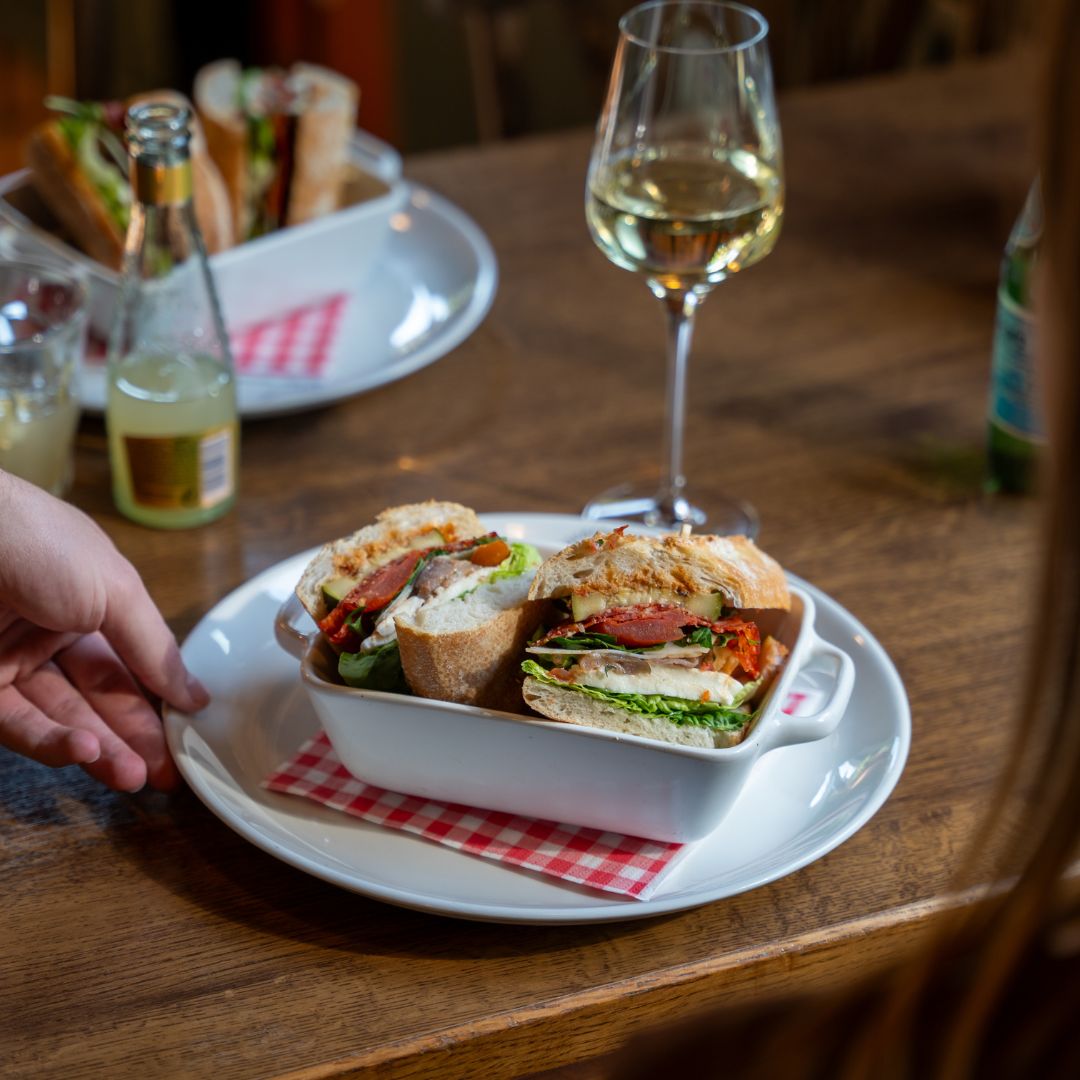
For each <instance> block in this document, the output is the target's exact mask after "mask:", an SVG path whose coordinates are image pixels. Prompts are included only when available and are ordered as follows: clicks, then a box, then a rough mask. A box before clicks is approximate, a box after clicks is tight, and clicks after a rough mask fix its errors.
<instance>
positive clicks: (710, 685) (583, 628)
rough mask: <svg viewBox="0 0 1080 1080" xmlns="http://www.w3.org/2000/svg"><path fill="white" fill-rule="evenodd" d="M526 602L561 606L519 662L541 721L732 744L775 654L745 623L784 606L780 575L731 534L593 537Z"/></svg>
mask: <svg viewBox="0 0 1080 1080" xmlns="http://www.w3.org/2000/svg"><path fill="white" fill-rule="evenodd" d="M529 596H530V598H532V599H536V600H542V599H546V600H549V601H551V600H558V601H559V602H560V603H561V605H562V608H561V611H562V615H561V618H557V619H556V620H555V621H554V623H553V624H552V625H549V626H548V628H547V629H545V630H544V631H543V632H542V633H541V634H540V635H539V636H537V637H536V638H535V640H533V641H532V642H531V643H530V644H529V645H528V647H527V653H528V658H527V659H526V660H525V661H524V663H523V664H522V670H523V671H524V673H525V675H526V679H525V682H524V685H523V688H522V694H523V696H524V699H525V701H526V703H527V704H528V705H529V706H530V707H531V708H532V709H534V710H535V711H536V712H538V713H540V714H541V715H543V716H546V717H549V718H550V719H552V720H561V721H565V722H568V723H571V724H580V725H583V726H585V727H598V728H607V729H609V730H613V731H619V732H623V733H625V734H631V735H641V736H644V737H646V738H650V739H659V740H661V741H663V742H670V743H679V744H683V745H688V746H704V747H723V746H734V745H735V744H737V743H739V742H741V741H742V740H743V739H744V738H745V737H746V735H747V734H748V732H749V730H750V728H751V727H752V725H753V718H754V705H755V703H756V702H758V701H760V700H761V699H762V697H763V696H764V693H765V691H766V689H767V687H768V685H769V683H770V681H771V679H772V677H773V676H774V675H775V673H776V671H777V670H778V669H779V668H780V666H781V665H782V664H783V662H784V658H785V656H786V655H787V649H786V648H785V647H784V646H783V645H782V644H781V643H780V642H778V641H776V640H775V639H773V638H772V637H766V638H765V640H764V641H762V640H761V632H760V630H759V628H758V626H757V623H756V622H755V621H754V615H755V613H756V611H757V610H759V609H783V610H787V609H788V608H789V607H790V606H791V598H790V595H789V593H788V588H787V583H786V581H785V579H784V574H783V571H782V570H781V569H780V567H779V566H778V565H777V564H776V563H775V562H774V561H773V560H772V559H771V558H769V557H768V556H767V555H765V554H764V553H763V552H761V551H759V550H758V548H757V547H756V546H755V545H754V543H753V542H752V541H750V540H747V539H745V538H744V537H740V536H734V537H720V536H688V537H677V536H665V537H663V538H654V537H646V536H635V535H629V536H628V535H626V534H625V532H624V531H623V529H616V530H615V531H614V532H609V533H606V534H597V535H596V536H594V537H592V538H590V539H587V540H582V541H580V542H578V543H576V544H573V545H571V546H570V547H568V548H566V549H564V550H563V551H561V552H559V553H558V554H557V555H554V556H552V557H551V558H550V559H548V560H547V561H546V562H545V563H544V564H543V565H542V566H541V567H540V569H539V570H538V571H537V572H536V576H535V577H534V579H533V584H532V587H531V589H530V591H529Z"/></svg>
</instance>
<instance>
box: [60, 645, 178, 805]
mask: <svg viewBox="0 0 1080 1080" xmlns="http://www.w3.org/2000/svg"><path fill="white" fill-rule="evenodd" d="M56 663H57V665H58V667H59V668H60V670H61V671H62V672H63V674H64V675H65V676H66V677H67V681H69V683H70V685H71V686H73V687H74V688H75V690H76V691H78V696H81V698H82V700H84V701H85V702H86V704H87V705H88V706H89V707H90V709H91V710H92V711H93V713H94V714H95V715H96V716H97V717H100V719H101V720H103V721H104V723H105V724H106V725H107V726H108V729H109V731H110V733H111V734H112V735H114V736H115V738H116V740H117V745H115V746H114V743H113V740H112V739H109V738H103V739H102V757H103V759H106V760H108V759H109V758H110V754H111V753H112V752H113V751H114V750H115V751H116V752H117V753H118V754H119V755H120V757H121V758H122V757H123V748H127V749H130V750H131V751H133V752H134V753H135V754H137V755H138V757H139V758H140V759H141V760H142V761H143V762H144V763H145V778H146V780H147V781H148V782H149V784H150V786H151V787H154V788H157V789H158V790H159V791H169V790H171V789H173V788H175V787H176V786H177V785H178V784H179V782H180V776H179V773H177V771H176V766H175V765H174V764H173V760H172V757H171V756H170V755H169V748H168V744H167V743H166V741H165V732H164V729H163V728H162V726H161V720H160V719H159V717H158V715H157V713H156V712H155V711H154V709H152V708H151V707H150V703H149V702H148V701H147V700H146V698H145V697H144V696H143V694H142V692H141V691H140V690H139V687H138V686H137V684H136V683H135V680H134V679H133V678H132V676H131V673H130V672H129V671H128V670H127V669H126V668H125V667H124V665H123V664H122V663H121V661H120V659H119V657H117V655H116V653H115V652H114V651H113V650H112V648H111V647H110V646H109V643H108V642H107V641H106V640H105V639H104V638H103V637H102V636H101V635H100V634H91V635H89V636H88V637H84V638H80V639H79V640H78V641H77V642H76V643H75V644H74V645H72V646H71V647H70V648H68V649H66V650H65V651H64V652H62V653H61V654H60V655H58V656H57V657H56Z"/></svg>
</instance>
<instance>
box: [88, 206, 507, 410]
mask: <svg viewBox="0 0 1080 1080" xmlns="http://www.w3.org/2000/svg"><path fill="white" fill-rule="evenodd" d="M497 282H498V270H497V265H496V262H495V253H494V252H493V251H492V249H491V245H490V244H489V243H488V240H487V237H486V236H484V234H483V233H482V232H481V231H480V229H479V227H478V226H477V225H476V224H475V223H474V222H473V221H472V219H471V218H469V217H468V216H467V215H466V214H465V213H463V212H462V211H461V210H459V209H458V208H457V207H456V206H454V205H452V204H451V203H449V202H447V201H446V200H445V199H443V198H441V197H440V196H438V195H436V194H434V193H433V192H431V191H428V190H427V189H426V188H421V187H418V186H416V185H408V198H407V200H406V202H405V204H404V206H403V207H402V209H401V210H400V211H398V213H396V214H395V215H394V216H393V218H392V220H391V230H390V235H389V237H388V239H387V241H386V246H385V248H384V249H383V253H382V257H381V262H380V265H379V267H378V269H377V271H376V272H375V273H373V274H372V275H371V276H370V277H369V278H368V279H367V280H366V282H365V284H364V286H363V287H362V288H361V289H360V290H359V292H357V293H355V294H353V295H351V296H350V298H349V300H348V303H347V305H346V308H345V311H344V314H343V316H342V320H341V323H340V326H339V328H338V330H337V333H336V334H335V337H334V343H333V346H332V348H331V354H330V357H329V360H328V362H327V365H326V367H325V369H324V372H323V375H322V376H321V377H320V378H317V379H305V378H290V377H285V376H277V375H266V376H254V375H251V376H247V375H242V376H241V377H240V379H239V383H238V386H239V399H240V414H241V416H243V417H245V418H251V417H259V416H279V415H282V414H284V413H290V412H301V411H303V410H306V409H313V408H318V407H319V406H323V405H328V404H330V403H332V402H334V401H339V400H341V399H343V398H347V397H352V396H353V395H355V394H360V393H363V392H364V391H365V390H371V389H373V388H374V387H377V386H383V385H384V384H386V383H389V382H394V381H396V380H397V379H402V378H404V377H405V376H406V375H411V374H412V373H413V372H414V371H419V370H420V368H422V367H425V366H426V365H427V364H430V363H432V362H433V361H435V360H438V359H439V358H440V357H442V356H445V355H446V354H447V353H448V352H450V350H451V349H454V348H456V347H457V346H458V345H460V344H461V342H463V341H464V340H465V339H466V338H467V337H468V336H469V335H470V334H471V333H472V332H473V331H474V330H475V329H476V327H477V326H479V325H480V323H481V322H482V321H483V318H484V316H485V315H486V314H487V311H488V309H489V308H490V307H491V302H492V300H493V299H494V296H495V288H496V284H497ZM79 394H80V398H81V400H82V403H83V407H84V408H85V409H87V410H89V411H91V412H102V411H104V406H105V377H104V367H103V366H102V365H101V364H88V365H87V366H86V367H85V368H84V370H83V373H82V377H81V381H80V388H79Z"/></svg>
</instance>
